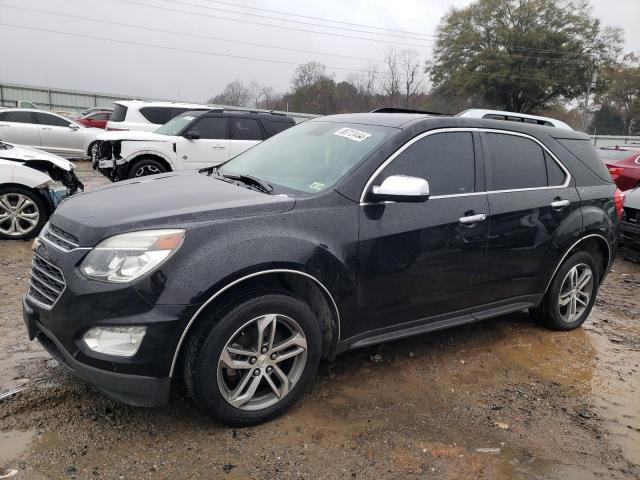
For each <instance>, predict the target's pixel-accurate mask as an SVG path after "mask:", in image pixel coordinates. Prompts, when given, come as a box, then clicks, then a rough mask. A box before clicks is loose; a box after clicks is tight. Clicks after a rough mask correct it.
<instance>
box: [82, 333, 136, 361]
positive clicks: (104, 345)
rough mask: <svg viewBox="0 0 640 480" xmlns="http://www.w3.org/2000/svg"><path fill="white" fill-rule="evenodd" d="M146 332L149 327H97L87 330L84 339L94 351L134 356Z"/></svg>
mask: <svg viewBox="0 0 640 480" xmlns="http://www.w3.org/2000/svg"><path fill="white" fill-rule="evenodd" d="M145 333H147V327H95V328H91V329H89V330H87V333H85V334H84V336H83V337H82V341H83V342H84V343H85V344H86V345H87V347H89V348H90V349H91V350H93V351H94V352H99V353H104V354H106V355H117V356H119V357H132V356H134V355H135V354H136V352H137V351H138V348H140V342H142V338H143V337H144V335H145Z"/></svg>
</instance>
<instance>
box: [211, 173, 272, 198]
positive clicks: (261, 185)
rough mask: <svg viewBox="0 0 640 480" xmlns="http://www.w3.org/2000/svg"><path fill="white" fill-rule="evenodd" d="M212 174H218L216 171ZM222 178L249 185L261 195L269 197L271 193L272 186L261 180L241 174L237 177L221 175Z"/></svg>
mask: <svg viewBox="0 0 640 480" xmlns="http://www.w3.org/2000/svg"><path fill="white" fill-rule="evenodd" d="M214 173H218V172H217V171H216V170H214ZM222 177H224V178H228V179H229V180H235V181H238V182H242V183H244V184H246V185H250V186H252V187H255V188H257V189H258V190H260V191H261V192H263V193H267V194H269V195H271V192H273V186H272V185H271V184H269V183H267V182H263V181H262V180H260V179H259V178H256V177H253V176H251V175H243V174H239V175H229V174H227V175H224V174H223V175H222Z"/></svg>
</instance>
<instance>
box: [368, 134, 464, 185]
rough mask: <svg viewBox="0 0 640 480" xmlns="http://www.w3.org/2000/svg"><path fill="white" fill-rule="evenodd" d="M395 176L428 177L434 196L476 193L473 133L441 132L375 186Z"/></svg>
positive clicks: (418, 144)
mask: <svg viewBox="0 0 640 480" xmlns="http://www.w3.org/2000/svg"><path fill="white" fill-rule="evenodd" d="M391 175H409V176H412V177H419V178H424V179H425V180H427V181H428V182H429V190H430V192H431V195H454V194H458V193H470V192H473V191H474V190H475V157H474V152H473V137H472V134H471V132H451V133H437V134H434V135H429V136H426V137H424V138H422V139H421V140H418V141H417V142H415V143H414V144H413V145H411V146H410V147H409V148H407V149H406V150H405V151H404V152H402V153H401V154H400V155H398V157H396V158H395V159H394V160H393V161H392V162H391V163H390V164H389V165H388V166H387V168H385V169H384V171H383V172H382V173H381V174H380V176H378V178H377V179H376V181H375V184H377V185H379V184H380V183H382V181H383V180H384V179H385V178H387V177H389V176H391Z"/></svg>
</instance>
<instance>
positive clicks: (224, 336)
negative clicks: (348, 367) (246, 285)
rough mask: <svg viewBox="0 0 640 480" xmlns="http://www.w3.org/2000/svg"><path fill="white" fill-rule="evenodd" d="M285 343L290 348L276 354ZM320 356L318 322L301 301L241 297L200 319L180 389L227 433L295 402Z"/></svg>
mask: <svg viewBox="0 0 640 480" xmlns="http://www.w3.org/2000/svg"><path fill="white" fill-rule="evenodd" d="M274 324H275V325H276V330H275V338H273V339H272V338H271V332H272V328H273V325H274ZM260 327H262V332H263V339H266V341H263V342H262V345H263V347H262V351H258V348H257V345H258V342H259V338H260V337H259V335H260V334H259V332H260ZM294 335H298V336H296V337H294ZM285 341H287V342H289V343H290V346H289V347H288V348H282V349H279V347H282V346H283V345H285V343H284V342H285ZM303 343H304V345H303ZM268 345H273V348H271V347H270V346H268ZM229 348H231V349H233V352H230V351H229ZM321 349H322V337H321V333H320V328H319V325H318V321H317V319H316V317H315V316H314V314H313V313H312V312H311V310H310V309H309V307H308V306H307V305H306V304H305V303H304V302H302V301H301V300H299V299H297V298H294V297H292V296H289V295H287V294H282V293H279V292H278V293H272V292H265V291H261V292H245V294H244V295H242V296H240V297H235V298H234V299H233V300H232V301H231V302H228V303H227V305H226V306H224V307H222V308H221V309H219V310H218V311H217V312H215V313H212V314H210V315H209V316H208V317H207V318H206V319H203V320H202V323H201V325H200V326H199V327H198V328H197V330H196V332H194V334H193V335H192V336H191V337H190V339H189V342H188V344H187V348H186V356H185V362H184V379H185V384H186V387H187V391H188V392H189V396H190V397H191V398H192V399H193V400H194V401H195V403H196V404H197V405H198V407H199V408H200V409H201V410H202V411H203V412H204V413H206V414H208V415H210V416H212V417H213V418H215V419H217V420H218V421H220V422H222V423H224V424H227V425H230V426H236V427H243V426H249V425H255V424H258V423H262V422H265V421H267V420H270V419H273V418H275V417H277V416H280V415H282V414H283V413H284V412H285V411H286V410H287V409H288V408H289V407H291V406H292V405H293V404H294V403H295V402H296V400H297V399H298V398H299V397H300V396H301V395H302V393H303V391H304V389H305V388H306V387H307V385H308V384H309V383H310V382H311V380H312V378H313V377H314V375H315V373H316V370H317V368H318V364H319V362H320V355H321ZM240 351H242V352H246V354H244V355H243V354H236V352H240ZM276 352H277V353H276ZM296 352H298V353H297V354H295V355H293V354H294V353H296ZM223 353H224V355H223ZM274 355H275V356H274ZM289 355H291V356H290V357H289V358H287V357H288V356H289ZM279 357H281V358H279ZM230 364H233V365H234V366H236V367H238V368H235V369H234V368H231V367H230ZM276 367H277V370H276ZM258 372H259V373H258ZM283 375H284V377H286V378H287V381H286V382H285V381H283V380H282V379H283V378H284V377H283ZM267 377H268V378H267ZM269 379H270V382H269ZM287 386H288V387H289V388H287ZM254 387H255V388H254ZM251 390H253V392H254V393H253V394H251ZM276 392H279V395H277V394H276Z"/></svg>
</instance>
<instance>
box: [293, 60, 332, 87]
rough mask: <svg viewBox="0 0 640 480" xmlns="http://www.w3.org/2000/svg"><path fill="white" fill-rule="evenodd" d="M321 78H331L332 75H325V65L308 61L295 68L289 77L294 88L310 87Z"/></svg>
mask: <svg viewBox="0 0 640 480" xmlns="http://www.w3.org/2000/svg"><path fill="white" fill-rule="evenodd" d="M321 80H332V77H331V76H330V75H327V67H326V66H325V65H324V64H322V63H320V62H308V63H305V64H304V65H299V66H298V67H297V68H296V70H295V72H294V73H293V78H292V79H291V85H293V88H294V89H296V88H304V87H310V86H311V85H313V84H315V83H318V82H319V81H321Z"/></svg>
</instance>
